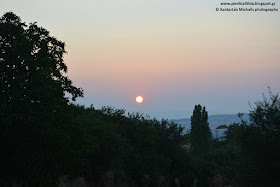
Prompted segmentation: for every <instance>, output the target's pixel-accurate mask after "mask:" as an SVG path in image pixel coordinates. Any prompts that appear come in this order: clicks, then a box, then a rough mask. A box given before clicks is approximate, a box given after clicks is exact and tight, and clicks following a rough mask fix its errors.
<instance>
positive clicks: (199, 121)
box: [191, 105, 212, 154]
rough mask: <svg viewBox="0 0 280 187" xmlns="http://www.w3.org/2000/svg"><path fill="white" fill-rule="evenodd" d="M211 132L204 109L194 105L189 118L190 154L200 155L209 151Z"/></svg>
mask: <svg viewBox="0 0 280 187" xmlns="http://www.w3.org/2000/svg"><path fill="white" fill-rule="evenodd" d="M211 136H212V135H211V131H210V129H209V123H208V113H207V111H206V109H205V107H203V108H202V107H201V105H196V106H195V107H194V110H193V115H192V117H191V153H192V154H201V153H206V152H207V151H208V150H209V140H210V138H211Z"/></svg>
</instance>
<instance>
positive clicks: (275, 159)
mask: <svg viewBox="0 0 280 187" xmlns="http://www.w3.org/2000/svg"><path fill="white" fill-rule="evenodd" d="M0 47H1V53H0V88H1V90H0V94H1V95H0V150H1V152H0V153H1V154H0V186H9V185H12V184H20V185H22V186H58V185H59V184H62V183H63V180H66V183H67V182H68V183H69V184H70V183H71V181H75V180H77V179H82V181H83V184H84V185H85V184H86V185H90V186H278V185H279V184H280V171H279V170H280V169H279V168H280V159H279V158H280V134H279V133H280V99H279V97H278V95H277V94H276V95H274V94H272V92H271V91H269V97H268V98H266V97H264V99H263V101H260V102H256V103H255V106H254V107H252V110H251V111H250V119H251V121H250V122H245V121H243V122H242V123H241V124H232V125H230V126H229V129H228V131H227V140H226V141H223V142H215V141H210V139H211V132H210V130H209V124H208V114H207V111H206V109H205V107H201V106H200V105H196V106H195V108H194V112H193V115H192V119H191V121H192V127H191V131H190V132H189V133H188V134H186V135H183V134H182V131H183V128H181V127H180V126H178V125H177V124H175V123H172V122H168V121H167V120H162V121H158V120H156V119H149V118H146V117H144V116H143V115H141V114H138V113H135V114H128V115H125V111H124V110H122V109H114V108H112V107H103V108H102V109H95V108H94V107H93V106H91V107H88V108H87V107H84V106H77V105H74V104H71V100H75V99H76V98H77V97H82V96H83V90H82V89H81V88H77V87H75V86H73V85H72V82H71V80H70V79H69V78H68V77H66V76H65V74H64V73H66V72H67V66H66V65H65V64H64V62H63V54H64V53H65V49H64V47H65V44H64V43H63V42H60V41H58V40H57V39H56V38H54V37H51V36H49V32H48V31H47V30H45V29H43V28H41V27H38V26H37V24H36V23H32V24H29V25H28V26H27V25H26V24H25V23H23V22H22V21H21V20H20V18H19V17H18V16H16V15H15V14H13V13H11V12H9V13H6V14H5V15H3V16H2V17H1V18H0ZM66 94H68V95H70V96H71V98H68V97H66ZM69 181H70V182H69ZM72 184H73V182H72ZM77 185H78V184H77ZM80 185H81V184H80Z"/></svg>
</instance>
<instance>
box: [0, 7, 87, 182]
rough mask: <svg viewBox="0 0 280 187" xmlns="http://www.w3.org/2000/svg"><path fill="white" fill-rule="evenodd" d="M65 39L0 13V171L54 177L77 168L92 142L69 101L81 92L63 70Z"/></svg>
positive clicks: (16, 176) (8, 176) (17, 176)
mask: <svg viewBox="0 0 280 187" xmlns="http://www.w3.org/2000/svg"><path fill="white" fill-rule="evenodd" d="M65 53H66V51H65V44H64V43H63V42H61V41H59V40H57V39H56V38H54V37H52V36H50V35H49V31H47V30H46V29H44V28H42V27H38V26H37V24H36V23H30V24H29V25H28V26H27V25H26V24H25V23H24V22H22V21H21V19H20V18H19V17H18V16H16V15H15V14H14V13H12V12H8V13H5V14H4V15H3V16H2V17H1V18H0V149H1V155H0V168H1V169H0V176H1V179H5V180H10V181H11V180H12V181H13V180H23V181H28V182H29V185H36V186H37V185H40V184H50V183H54V182H55V181H56V180H57V179H58V177H60V176H61V175H63V174H73V173H75V172H80V170H81V169H82V167H83V165H84V162H85V160H84V157H86V154H85V150H86V149H87V146H90V145H92V143H91V142H90V141H89V139H88V138H87V135H86V133H85V129H84V128H83V127H81V126H80V125H79V124H78V123H77V121H76V119H75V113H76V111H75V107H73V106H71V105H70V104H69V101H70V99H69V98H68V97H66V93H68V94H69V95H71V96H72V98H71V99H72V100H75V99H76V98H77V97H81V96H83V91H82V89H81V88H77V87H75V86H73V85H72V82H71V80H70V79H69V78H68V77H67V76H65V73H66V72H67V66H66V64H65V63H64V62H63V55H64V54H65Z"/></svg>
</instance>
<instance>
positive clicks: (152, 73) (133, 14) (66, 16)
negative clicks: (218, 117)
mask: <svg viewBox="0 0 280 187" xmlns="http://www.w3.org/2000/svg"><path fill="white" fill-rule="evenodd" d="M221 2H234V1H228V0H225V1H222V0H211V1H210V0H196V1H187V0H141V1H140V0H99V1H97V0H91V1H90V0H80V1H73V0H68V1H66V0H48V1H43V0H36V1H35V0H25V1H22V0H9V1H4V0H0V5H1V6H0V14H1V15H3V14H4V13H5V12H7V11H13V12H14V13H16V14H17V15H19V16H20V17H21V18H22V20H23V21H25V22H27V23H29V22H35V21H36V22H38V25H40V26H43V27H44V28H46V29H47V30H49V31H50V33H51V35H53V36H55V37H56V38H58V39H59V40H62V41H64V42H65V43H66V50H67V51H68V54H67V55H66V56H65V62H66V64H67V65H68V67H69V73H68V76H69V77H70V78H71V80H73V82H74V84H75V85H76V86H79V87H82V88H83V89H84V90H85V97H84V98H83V99H79V100H78V102H79V103H82V104H85V105H90V104H93V105H94V106H95V107H97V108H98V107H101V106H103V105H111V106H115V107H117V108H125V109H127V111H129V112H132V111H136V112H137V111H140V112H143V113H145V114H149V115H151V116H152V117H153V116H155V117H157V118H162V117H164V118H183V117H190V116H191V113H192V110H193V107H194V105H195V104H202V105H205V106H206V109H207V110H208V112H209V114H230V113H238V112H247V111H248V109H249V105H248V102H254V101H256V100H258V99H261V97H262V93H263V92H264V93H267V87H268V86H270V87H271V89H272V91H274V92H275V93H276V92H280V84H279V80H280V73H279V70H280V10H279V11H278V12H217V11H216V8H217V7H222V6H220V3H221ZM262 2H269V1H268V0H264V1H262ZM272 2H273V1H272ZM274 2H276V6H275V7H276V8H278V9H280V2H279V1H278V2H277V1H274ZM239 7H240V6H239ZM137 95H142V96H143V97H144V102H143V103H141V104H136V103H135V97H136V96H137Z"/></svg>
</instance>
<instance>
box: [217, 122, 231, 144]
mask: <svg viewBox="0 0 280 187" xmlns="http://www.w3.org/2000/svg"><path fill="white" fill-rule="evenodd" d="M227 129H228V126H227V125H220V126H218V127H217V128H216V132H215V139H216V140H217V141H224V140H226V139H227V136H226V132H227Z"/></svg>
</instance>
